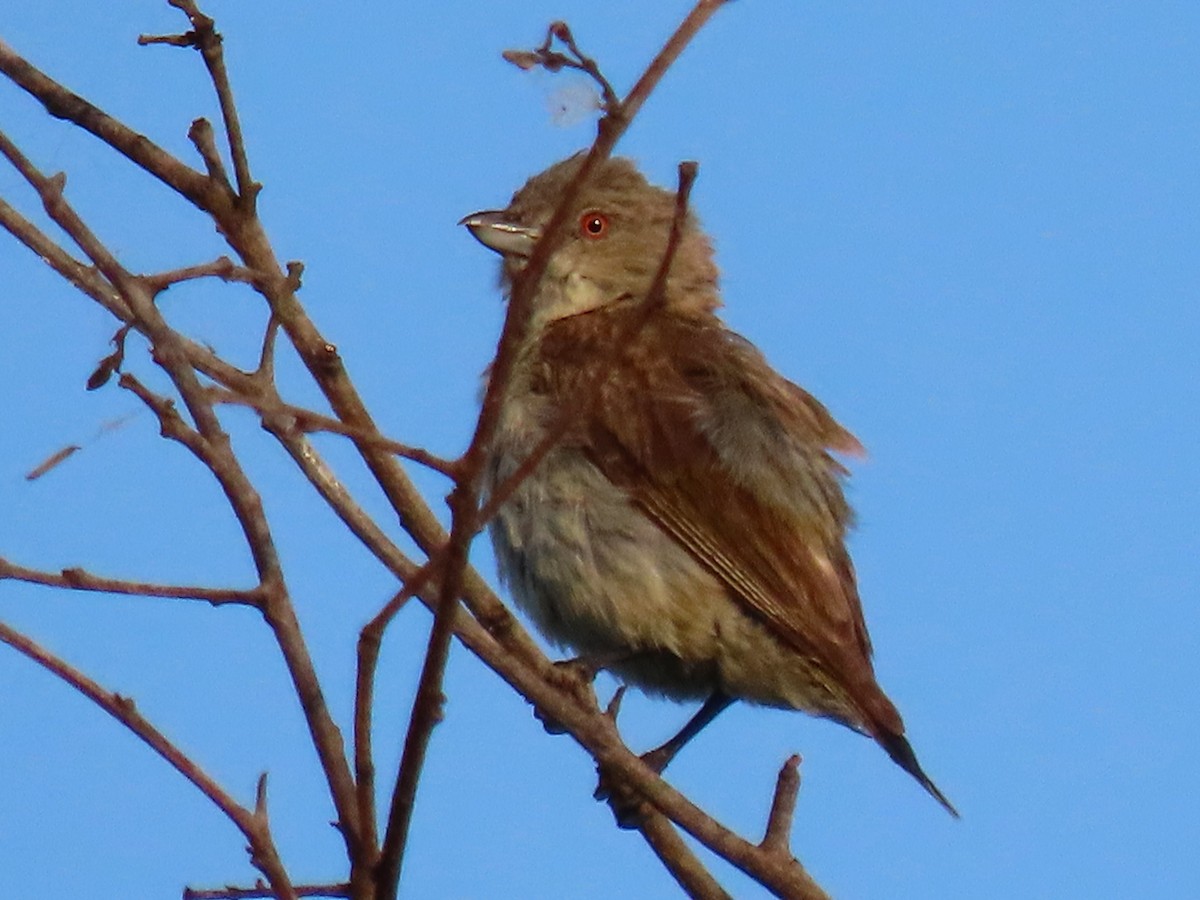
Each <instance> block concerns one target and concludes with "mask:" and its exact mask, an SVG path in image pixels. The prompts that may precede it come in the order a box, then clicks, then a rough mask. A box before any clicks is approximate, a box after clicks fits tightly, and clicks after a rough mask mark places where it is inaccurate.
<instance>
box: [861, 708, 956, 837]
mask: <svg viewBox="0 0 1200 900" xmlns="http://www.w3.org/2000/svg"><path fill="white" fill-rule="evenodd" d="M875 740H876V741H878V743H879V746H881V747H882V748H883V749H884V750H886V751H887V755H888V756H890V757H891V758H892V762H894V763H895V764H896V765H898V766H899V767H900V768H902V769H903V770H904V771H905V772H907V773H908V774H909V775H911V776H912V777H913V778H915V779H917V781H918V783H920V785H921V787H923V788H925V790H927V791H928V792H929V795H930V796H931V797H933V799H934V800H936V801H937V802H938V803H940V804H942V806H944V807H945V808H946V812H948V813H950V815H952V816H954V818H956V819H957V818H960V816H959V814H958V810H957V809H955V808H954V804H953V803H951V802H950V801H949V800H947V799H946V795H945V794H943V793H942V792H941V791H940V790H938V786H937V785H936V784H934V783H933V780H932V779H931V778H930V777H929V776H928V775H926V774H925V771H924V770H923V769H922V768H921V764H920V763H919V762H917V754H916V753H914V752H913V748H912V744H910V743H909V742H908V738H906V737H905V736H904V735H903V734H896V733H895V732H889V731H882V730H881V731H880V733H877V734H876V735H875Z"/></svg>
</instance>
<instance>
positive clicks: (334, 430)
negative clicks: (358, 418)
mask: <svg viewBox="0 0 1200 900" xmlns="http://www.w3.org/2000/svg"><path fill="white" fill-rule="evenodd" d="M210 394H211V395H212V397H213V400H214V401H215V402H218V403H232V404H237V405H239V406H247V407H250V408H251V409H253V410H255V411H256V412H258V413H260V414H261V415H262V416H263V417H264V418H265V417H268V416H287V417H290V418H291V419H293V420H294V423H295V427H296V428H297V429H299V430H300V431H303V432H307V433H313V432H327V433H329V434H340V435H342V436H343V437H348V438H353V439H354V441H355V442H356V443H360V444H368V445H370V446H372V447H376V448H379V449H381V450H386V451H388V452H389V453H394V454H396V455H397V456H402V457H404V458H405V459H411V460H412V461H413V462H416V463H420V464H421V465H423V466H425V467H427V468H429V469H432V470H433V471H435V472H438V473H439V474H441V475H445V476H446V477H447V478H454V477H455V475H456V474H457V472H458V466H457V463H456V462H455V461H454V460H449V459H445V458H443V457H440V456H436V455H435V454H433V453H430V452H429V451H428V450H424V449H422V448H420V447H413V446H412V445H410V444H402V443H401V442H400V441H396V440H393V439H392V438H389V437H386V436H384V435H382V434H380V433H379V432H378V431H368V430H366V429H363V428H359V427H356V426H354V425H350V424H347V423H346V422H343V421H342V420H340V419H335V418H333V417H332V416H326V415H323V414H322V413H319V412H317V411H315V410H312V409H306V408H305V407H303V406H294V405H292V404H291V403H284V402H283V401H271V402H266V401H263V400H261V399H259V398H257V397H250V396H246V395H245V394H242V393H237V392H235V391H229V390H219V389H215V388H214V389H210Z"/></svg>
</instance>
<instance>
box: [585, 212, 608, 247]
mask: <svg viewBox="0 0 1200 900" xmlns="http://www.w3.org/2000/svg"><path fill="white" fill-rule="evenodd" d="M579 233H580V234H582V235H583V236H584V237H585V238H591V239H592V240H593V241H595V240H599V239H600V238H602V237H604V236H605V235H606V234H608V216H606V215H605V214H604V213H602V212H596V211H595V210H592V211H590V212H585V213H584V214H583V215H582V216H580V217H579Z"/></svg>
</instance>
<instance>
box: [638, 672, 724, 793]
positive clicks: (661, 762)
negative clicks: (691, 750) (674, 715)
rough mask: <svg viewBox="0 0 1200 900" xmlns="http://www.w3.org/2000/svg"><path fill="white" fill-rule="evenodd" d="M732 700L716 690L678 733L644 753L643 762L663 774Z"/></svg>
mask: <svg viewBox="0 0 1200 900" xmlns="http://www.w3.org/2000/svg"><path fill="white" fill-rule="evenodd" d="M732 702H733V698H732V697H726V696H725V695H724V694H722V693H721V692H720V691H716V692H715V693H714V694H713V695H712V696H711V697H709V698H708V699H707V700H705V701H704V705H703V706H701V707H700V709H699V710H698V711H697V712H696V714H695V715H694V716H692V717H691V718H690V719H688V721H687V724H686V725H684V726H683V727H682V728H680V729H679V733H678V734H676V735H675V736H674V737H673V738H671V739H670V740H669V741H667V742H666V743H664V744H662V745H661V746H659V747H655V748H654V749H653V750H651V751H649V752H648V753H643V754H642V762H644V763H645V764H646V765H648V766H649V767H650V768H652V769H653V770H654V771H655V772H658V773H659V774H660V775H661V774H662V772H663V770H664V769H666V768H667V766H668V765H669V764H670V762H671V760H673V759H674V758H675V754H676V753H678V752H679V751H680V750H682V749H683V747H684V745H685V744H687V742H688V741H690V740H691V739H692V738H694V737H695V736H696V735H698V734H699V733H700V732H701V731H703V730H704V727H705V726H706V725H708V723H709V722H711V721H712V720H713V719H715V718H716V717H717V716H719V715H720V714H721V713H722V712H723V711H724V710H725V709H726V708H727V707H728V706H729V704H731V703H732Z"/></svg>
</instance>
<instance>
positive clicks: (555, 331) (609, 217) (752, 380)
mask: <svg viewBox="0 0 1200 900" xmlns="http://www.w3.org/2000/svg"><path fill="white" fill-rule="evenodd" d="M582 159H583V157H582V155H576V156H573V157H571V158H569V159H567V160H564V161H563V162H560V163H558V164H556V165H554V166H552V167H551V168H549V169H547V170H546V171H545V172H542V173H541V174H540V175H537V176H535V177H533V178H532V179H530V180H529V181H528V183H526V185H525V186H524V187H523V188H521V190H519V191H518V192H517V193H516V194H515V195H514V196H513V198H512V202H511V203H510V204H509V206H508V207H507V209H504V210H496V211H486V212H479V213H475V214H473V215H470V216H467V217H466V218H465V219H463V220H462V222H461V224H464V225H466V226H467V227H468V228H469V229H470V230H471V233H472V234H473V235H474V236H475V237H476V238H477V239H478V240H479V241H480V242H482V243H483V244H484V245H485V246H487V247H489V248H491V249H492V250H495V251H497V252H499V253H500V254H501V255H502V256H503V264H502V275H501V282H502V285H503V287H504V289H505V293H506V295H507V293H508V292H509V291H511V289H512V284H513V280H514V279H515V278H516V277H517V276H518V275H519V273H520V272H521V270H522V269H523V267H524V266H525V264H526V262H527V260H528V258H529V256H530V254H531V253H532V251H533V247H534V245H535V244H536V243H537V241H538V239H539V236H540V234H541V231H542V229H543V228H544V227H545V225H546V224H547V222H548V221H549V219H550V216H551V215H552V213H553V212H554V209H555V207H556V206H557V204H558V201H559V198H560V196H561V194H562V192H563V189H564V187H565V186H566V185H567V183H568V182H569V181H570V180H571V179H572V178H573V177H574V176H575V174H576V173H577V172H578V170H579V166H580V165H581V163H582ZM675 206H676V198H675V195H674V193H672V192H670V191H666V190H663V189H661V188H658V187H655V186H653V185H651V184H649V183H648V182H647V181H646V179H645V178H644V177H643V176H642V175H641V174H640V173H639V172H638V171H637V169H636V168H635V166H634V165H633V164H632V163H631V162H630V161H628V160H625V159H612V160H608V161H606V162H604V163H603V164H602V165H601V166H600V168H599V169H598V170H597V171H596V172H595V173H594V175H593V176H592V178H591V180H590V181H589V183H588V184H587V186H586V187H585V188H584V190H583V192H582V194H581V195H580V196H579V198H578V200H577V202H576V204H575V208H574V214H573V216H572V219H571V220H570V221H571V222H572V223H573V228H572V231H571V233H570V234H569V236H568V237H567V239H566V240H565V241H564V242H563V243H562V244H561V245H560V246H559V247H558V249H557V250H555V251H554V253H553V255H552V256H551V258H550V262H549V265H548V267H547V270H546V272H545V275H544V276H543V278H542V280H541V282H540V286H539V287H538V289H537V293H536V296H535V297H534V301H533V308H532V312H531V318H530V322H529V328H528V330H527V332H526V335H525V339H524V342H523V344H522V346H521V347H520V348H519V353H518V357H517V361H516V364H515V367H514V370H513V372H512V378H511V380H510V382H509V383H508V386H507V392H506V394H505V396H504V400H503V406H502V413H501V416H500V422H499V425H498V428H497V431H496V434H495V438H494V440H493V442H492V445H491V447H490V450H489V458H488V465H487V473H486V474H487V478H488V483H489V485H490V487H491V489H494V488H495V487H496V486H498V485H500V484H501V483H503V481H504V480H505V479H506V478H507V477H508V476H510V475H511V474H512V473H513V472H514V471H516V470H517V468H518V467H519V466H520V465H521V463H522V462H523V461H524V460H525V459H526V458H527V457H528V456H529V454H530V452H531V451H532V450H533V449H534V448H535V447H536V446H538V444H539V442H540V441H542V440H543V439H544V438H545V437H546V435H548V434H550V433H553V432H554V431H555V430H558V431H560V432H561V438H560V439H559V440H558V441H557V443H555V444H554V445H553V448H552V449H551V450H550V451H549V452H548V453H547V454H546V455H545V457H544V458H543V459H542V461H541V462H540V463H539V464H538V465H537V466H536V468H534V469H533V470H532V472H531V473H530V474H529V476H528V477H527V478H525V480H524V481H522V482H521V483H520V485H519V486H518V487H517V488H516V489H515V491H514V492H513V493H512V494H511V496H510V497H509V499H508V500H507V501H506V502H504V503H503V505H502V506H501V508H500V509H499V511H498V513H497V514H496V516H495V518H494V519H493V521H492V522H491V525H490V530H491V537H492V541H493V544H494V546H495V550H496V557H497V559H498V561H499V567H500V574H501V577H502V580H503V581H504V582H505V583H506V584H507V586H508V588H509V589H510V590H511V592H512V594H513V597H514V598H515V600H516V602H517V603H518V604H519V605H520V606H521V607H522V608H523V609H524V610H525V611H526V613H528V615H529V616H530V617H531V618H532V619H533V621H534V622H535V623H536V624H537V626H538V627H539V628H540V629H541V631H542V632H543V633H544V634H545V636H546V637H547V638H548V639H549V640H551V641H553V642H554V643H556V644H558V645H562V646H566V647H569V648H571V649H573V650H575V651H576V652H578V653H581V654H583V655H584V656H585V657H589V658H595V659H600V660H603V661H604V662H605V666H606V667H607V668H609V669H610V670H612V671H613V672H614V673H615V674H616V675H618V677H620V678H622V679H623V680H625V681H626V682H628V683H630V684H633V685H636V686H638V687H640V688H642V689H643V690H645V691H647V692H649V693H651V694H658V695H662V696H666V697H669V698H672V699H675V700H688V699H701V698H707V702H706V703H705V704H704V706H703V707H702V709H701V710H700V712H699V713H698V714H697V715H696V717H695V718H694V719H693V720H692V721H691V722H689V723H688V725H687V726H685V728H684V729H683V731H681V732H680V734H679V735H677V736H676V738H674V739H672V741H669V742H668V743H667V744H664V745H663V747H661V748H659V750H657V751H654V752H653V753H652V754H648V757H647V758H648V761H649V762H650V763H651V764H652V765H655V766H656V767H657V768H658V769H659V770H660V771H661V769H662V767H663V766H665V765H666V763H667V762H668V761H669V759H670V757H671V756H672V755H673V754H674V752H675V751H676V750H678V749H679V747H681V746H682V745H683V743H685V742H686V741H687V740H688V739H690V738H691V737H692V736H693V735H694V734H695V733H696V732H698V731H699V730H700V729H701V728H702V727H703V726H704V725H705V724H707V722H708V721H710V720H711V719H712V718H713V717H715V716H716V715H717V714H718V713H719V712H720V711H721V710H722V709H724V708H725V707H726V706H727V705H728V704H729V703H730V702H732V700H735V699H738V700H745V701H748V702H750V703H756V704H762V705H765V706H773V707H782V708H785V709H797V710H803V711H805V712H807V713H810V714H812V715H816V716H822V717H826V718H829V719H833V720H834V721H837V722H840V723H841V724H843V725H845V726H847V727H849V728H852V729H854V730H855V731H858V732H861V733H863V734H865V735H868V736H870V737H872V738H874V739H875V740H876V741H877V742H878V743H879V745H880V746H881V747H882V748H883V749H884V750H885V751H887V753H888V755H889V756H890V757H891V758H892V759H893V760H894V761H895V762H896V763H897V764H899V765H900V767H901V768H903V769H904V770H905V771H907V772H909V773H910V774H911V775H912V776H913V777H914V778H916V779H917V781H919V782H920V783H921V785H922V786H923V787H924V788H925V789H926V790H927V791H928V792H929V793H930V794H932V795H933V796H934V797H935V798H936V799H937V800H938V801H939V802H940V803H941V804H942V805H943V806H944V807H945V808H946V809H947V810H949V811H950V812H951V813H953V814H954V815H957V813H956V812H955V810H954V807H953V806H952V805H951V804H950V802H949V801H948V800H947V799H946V798H945V797H944V796H943V795H942V793H941V791H939V790H938V789H937V787H936V786H935V785H934V784H933V782H932V781H931V780H930V779H929V778H928V776H926V775H925V773H924V772H923V771H922V769H921V766H920V764H919V763H918V762H917V758H916V755H915V754H914V752H913V749H912V747H911V745H910V744H909V742H908V739H907V738H906V737H905V736H904V723H903V721H902V720H901V718H900V714H899V712H897V710H896V707H895V706H894V705H893V704H892V702H891V701H890V700H889V699H888V698H887V696H886V695H885V694H884V692H883V690H882V689H881V688H880V687H879V684H878V683H877V682H876V680H875V673H874V670H873V668H872V665H871V642H870V638H869V637H868V636H867V626H866V623H865V622H864V621H863V614H862V607H861V604H860V602H859V597H858V590H857V586H856V583H855V577H854V569H853V566H852V564H851V562H850V557H849V554H848V553H847V550H846V546H845V539H846V532H847V529H848V527H849V526H850V525H851V520H852V513H851V510H850V507H849V505H848V504H847V502H846V498H845V495H844V494H843V491H842V485H841V481H842V479H843V477H844V476H845V475H846V470H845V468H844V467H843V466H842V464H841V463H840V462H839V461H838V460H837V459H836V458H835V457H834V456H833V454H834V453H840V454H850V455H853V454H856V453H859V452H861V450H862V448H861V445H860V444H859V442H858V440H857V439H856V438H855V437H854V436H853V435H852V434H851V433H850V432H849V431H847V430H846V429H845V428H843V427H842V426H841V425H839V424H838V423H837V422H836V421H835V420H834V418H833V416H832V415H830V413H829V412H828V411H827V410H826V409H825V407H824V406H822V405H821V404H820V403H819V402H818V401H817V400H816V399H814V398H813V397H812V396H811V395H810V394H808V393H807V392H806V391H805V390H804V389H803V388H800V387H798V386H797V385H795V384H792V383H791V382H790V381H788V380H787V379H785V378H784V377H783V376H781V375H779V374H778V373H777V372H776V371H775V370H774V369H772V368H771V366H770V365H769V364H768V363H767V362H766V360H765V359H764V358H763V356H762V354H760V353H759V351H758V350H756V349H755V348H754V347H753V346H752V345H751V344H750V343H749V342H748V341H746V340H745V339H744V338H742V337H740V336H739V335H737V334H735V333H734V332H733V331H731V330H730V329H729V328H727V327H726V326H725V324H724V323H723V322H722V321H721V320H720V319H719V318H718V317H717V315H716V310H717V308H718V307H719V306H720V305H721V299H720V294H719V292H718V287H717V267H716V265H715V263H714V261H713V251H712V246H711V244H710V243H709V240H708V238H707V237H706V236H705V234H704V233H703V232H702V231H701V229H700V226H699V224H698V222H697V221H696V219H695V218H694V217H693V216H692V215H691V214H690V213H689V214H688V216H687V218H686V220H685V221H684V223H683V228H682V231H681V235H680V239H679V242H678V244H677V246H676V249H675V252H674V254H673V256H672V257H671V259H670V267H669V270H668V274H667V276H666V278H665V281H660V285H661V290H660V291H656V292H655V293H656V296H653V297H649V296H648V295H649V294H650V293H651V285H652V284H653V283H654V282H655V275H656V272H657V271H658V269H659V267H660V266H661V265H662V263H663V260H664V257H665V253H666V248H667V244H668V235H669V233H670V230H671V223H672V219H673V217H674V215H675Z"/></svg>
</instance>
